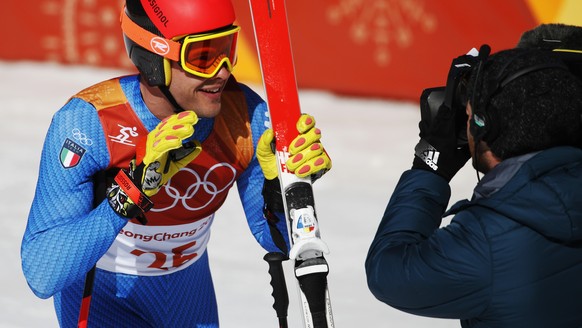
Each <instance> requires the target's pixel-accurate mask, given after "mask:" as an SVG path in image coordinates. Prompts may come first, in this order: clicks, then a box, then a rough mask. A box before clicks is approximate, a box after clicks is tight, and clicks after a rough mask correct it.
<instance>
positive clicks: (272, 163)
mask: <svg viewBox="0 0 582 328" xmlns="http://www.w3.org/2000/svg"><path fill="white" fill-rule="evenodd" d="M296 126H297V131H299V135H298V136H297V137H296V138H295V139H293V141H292V142H291V144H290V145H288V148H289V155H290V156H289V159H288V160H287V161H286V162H285V165H286V166H287V169H289V171H290V172H293V173H295V175H297V176H298V177H301V178H304V177H311V179H312V181H315V180H317V179H318V178H320V177H321V176H322V175H324V174H325V173H326V172H327V171H329V169H331V159H330V158H329V156H328V155H327V153H326V152H325V149H324V148H323V146H322V144H321V142H320V139H321V131H320V130H319V129H318V128H316V127H315V119H314V118H313V117H312V116H311V115H309V114H302V115H301V116H300V117H299V120H298V121H297V125H296ZM273 141H274V133H273V130H271V129H267V130H266V131H265V132H264V133H263V135H262V136H261V138H260V139H259V144H258V146H257V158H258V160H259V164H260V165H261V168H262V170H263V174H264V175H265V178H266V179H267V180H273V179H275V178H276V177H277V175H278V170H277V158H276V157H275V154H274V153H273V147H272V146H271V145H272V143H273Z"/></svg>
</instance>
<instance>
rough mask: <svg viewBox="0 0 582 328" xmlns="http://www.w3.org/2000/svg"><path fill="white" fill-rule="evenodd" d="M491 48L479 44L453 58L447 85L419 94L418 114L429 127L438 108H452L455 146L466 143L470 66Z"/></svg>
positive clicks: (487, 53) (425, 90)
mask: <svg viewBox="0 0 582 328" xmlns="http://www.w3.org/2000/svg"><path fill="white" fill-rule="evenodd" d="M490 51H491V49H490V48H489V46H488V45H483V46H481V49H480V50H479V51H477V49H475V48H473V49H471V51H469V52H468V53H467V54H465V55H461V56H459V57H457V58H455V59H453V61H452V63H451V68H450V69H449V74H448V77H447V85H446V86H444V87H442V86H441V87H434V88H427V89H424V90H423V91H422V94H421V96H420V116H421V120H422V121H423V122H426V124H427V125H428V126H429V127H430V126H431V125H432V124H434V122H435V118H436V115H437V113H438V111H439V109H440V108H441V107H443V106H445V107H447V108H449V109H451V110H453V112H454V113H455V115H454V117H455V129H456V131H457V147H462V146H465V145H466V144H467V142H468V141H467V114H466V111H465V106H466V105H467V99H466V98H467V83H468V76H469V72H470V71H471V68H472V67H473V66H474V65H476V64H477V63H478V62H479V61H480V60H481V58H482V57H481V56H479V54H483V55H485V54H486V55H485V56H488V55H489V52H490Z"/></svg>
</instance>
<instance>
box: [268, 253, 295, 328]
mask: <svg viewBox="0 0 582 328" xmlns="http://www.w3.org/2000/svg"><path fill="white" fill-rule="evenodd" d="M263 259H264V260H265V261H267V263H269V275H271V286H272V287H273V293H272V294H271V295H273V299H274V300H275V302H274V303H273V309H275V312H276V313H277V318H278V319H279V328H287V309H288V307H289V294H288V293H287V284H286V283H285V272H284V271H283V266H282V262H283V261H287V260H288V259H289V258H288V257H287V256H286V255H285V254H283V253H279V252H269V253H267V254H266V255H265V256H264V257H263Z"/></svg>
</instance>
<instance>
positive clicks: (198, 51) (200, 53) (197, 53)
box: [121, 10, 240, 78]
mask: <svg viewBox="0 0 582 328" xmlns="http://www.w3.org/2000/svg"><path fill="white" fill-rule="evenodd" d="M121 29H122V30H123V33H124V34H125V35H126V36H127V37H128V38H129V39H131V40H132V41H133V42H135V43H137V44H138V45H140V46H141V47H143V48H145V49H147V50H149V51H151V52H153V53H155V54H158V55H160V56H162V57H164V58H165V59H170V60H173V61H175V62H178V63H180V66H181V67H182V69H183V70H184V71H186V72H188V73H190V74H192V75H195V76H199V77H202V78H210V77H213V76H214V75H216V73H218V71H219V70H220V69H221V68H222V67H223V66H226V68H227V69H228V71H229V72H232V70H233V68H234V66H235V65H236V60H237V52H236V48H237V41H238V33H239V31H240V27H239V26H235V25H233V26H230V27H228V28H227V29H225V30H221V31H218V32H213V33H203V34H192V35H187V36H183V37H180V38H178V39H176V40H170V39H166V38H163V37H160V36H158V35H156V34H153V33H151V32H149V31H147V30H145V29H143V28H142V27H141V26H139V25H137V24H136V23H134V22H133V21H132V20H131V19H130V18H129V17H128V16H127V13H126V12H125V10H122V13H121Z"/></svg>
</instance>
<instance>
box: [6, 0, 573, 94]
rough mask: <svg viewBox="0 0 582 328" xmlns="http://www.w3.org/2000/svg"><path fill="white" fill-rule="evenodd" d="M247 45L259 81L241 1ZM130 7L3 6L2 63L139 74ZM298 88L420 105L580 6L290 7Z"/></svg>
mask: <svg viewBox="0 0 582 328" xmlns="http://www.w3.org/2000/svg"><path fill="white" fill-rule="evenodd" d="M233 2H234V4H235V7H236V11H237V17H238V23H239V25H241V26H242V27H243V40H242V42H241V47H240V48H241V49H240V53H239V65H237V68H236V75H237V77H238V79H239V80H241V81H243V82H260V79H261V78H260V72H259V65H258V61H257V56H256V51H255V46H254V35H253V32H252V27H251V18H250V14H249V8H248V1H247V0H233ZM122 4H123V1H122V0H35V1H33V2H30V1H16V0H8V2H7V3H6V1H4V2H3V5H2V8H3V12H4V14H3V15H2V20H0V35H1V36H2V42H1V44H0V60H10V61H12V60H38V61H51V62H59V63H66V64H82V65H96V66H101V67H108V68H122V69H128V70H131V69H132V66H131V63H130V62H129V60H128V59H127V56H126V54H125V49H124V46H123V40H122V38H121V32H120V28H119V11H120V9H121V6H122ZM287 7H288V19H289V24H290V34H291V39H292V43H293V50H294V59H295V66H296V71H297V81H298V85H299V87H300V88H303V89H305V88H310V89H323V90H328V91H332V92H335V93H339V94H345V95H354V96H370V97H382V98H391V99H404V100H416V99H418V96H419V94H420V90H422V89H423V88H426V87H428V86H437V85H443V84H444V83H445V78H446V74H447V72H448V68H449V65H450V62H451V59H452V58H453V57H456V56H458V55H461V54H464V53H466V52H467V51H469V50H470V49H471V48H472V47H475V48H477V49H478V48H479V46H480V45H481V44H483V43H488V44H489V45H490V46H491V47H492V49H493V51H497V50H501V49H504V48H510V47H513V46H514V45H515V44H516V43H517V40H518V39H519V37H520V36H521V34H522V33H523V32H524V31H525V30H528V29H531V28H533V27H535V26H537V25H538V24H540V23H550V22H563V23H569V24H574V25H582V1H580V0H471V1H467V0H439V1H430V0H317V1H313V0H289V1H287Z"/></svg>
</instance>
